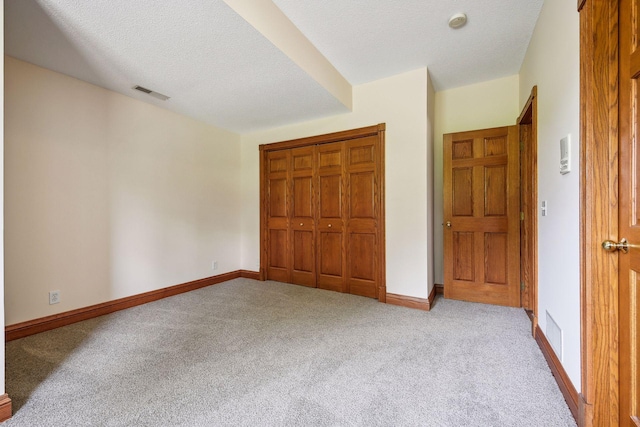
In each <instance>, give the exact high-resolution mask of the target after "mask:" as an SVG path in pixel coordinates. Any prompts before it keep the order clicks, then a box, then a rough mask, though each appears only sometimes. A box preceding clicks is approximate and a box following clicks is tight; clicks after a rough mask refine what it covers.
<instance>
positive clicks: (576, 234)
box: [520, 1, 580, 390]
mask: <svg viewBox="0 0 640 427" xmlns="http://www.w3.org/2000/svg"><path fill="white" fill-rule="evenodd" d="M579 31H580V28H579V14H578V12H577V11H576V7H575V3H574V2H564V1H546V2H544V5H543V6H542V11H541V13H540V18H539V19H538V23H537V25H536V28H535V31H534V33H533V37H532V39H531V43H530V44H529V49H528V50H527V54H526V56H525V59H524V62H523V64H522V68H521V69H520V107H521V108H522V107H524V104H525V103H526V101H527V99H528V98H529V95H530V93H531V88H532V87H533V86H534V85H538V199H539V201H542V200H546V201H547V206H548V215H547V216H544V217H543V216H541V215H540V210H538V290H539V292H538V314H539V318H538V320H539V325H540V328H541V329H542V331H543V332H544V333H545V334H546V335H547V337H549V336H550V334H549V332H548V329H547V327H548V322H547V315H546V314H547V312H548V313H549V315H550V316H551V317H552V318H553V319H554V321H555V322H556V323H557V324H558V326H559V327H560V329H561V330H562V335H563V341H564V342H563V345H562V347H563V348H562V350H561V352H562V353H563V354H562V355H560V354H558V357H559V358H561V361H562V364H563V366H564V368H565V370H566V371H567V374H568V375H569V378H571V381H572V382H573V384H574V385H575V386H576V388H577V389H578V390H580V247H579V243H580V229H579V227H580V172H579V168H578V166H579V161H580V156H579V154H580V144H579V138H580V135H579V130H580V128H579V125H580V86H579V85H580V40H579ZM560 41H561V42H560ZM569 134H570V135H571V143H572V147H571V163H572V171H571V173H569V174H567V175H560V173H559V170H560V139H561V138H563V137H565V136H567V135H569ZM539 206H540V204H539V203H538V207H539Z"/></svg>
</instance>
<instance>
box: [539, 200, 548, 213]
mask: <svg viewBox="0 0 640 427" xmlns="http://www.w3.org/2000/svg"><path fill="white" fill-rule="evenodd" d="M540 211H541V212H542V216H547V201H546V200H543V201H542V202H540Z"/></svg>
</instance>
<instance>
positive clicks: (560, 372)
mask: <svg viewBox="0 0 640 427" xmlns="http://www.w3.org/2000/svg"><path fill="white" fill-rule="evenodd" d="M535 339H536V342H537V343H538V346H539V347H540V350H542V354H543V355H544V358H545V359H547V364H549V368H551V372H552V373H553V376H554V378H555V379H556V382H557V383H558V387H560V391H561V392H562V395H563V396H564V400H566V401H567V405H568V406H569V410H571V414H572V415H573V418H574V419H575V420H576V422H577V423H578V425H579V426H581V425H582V424H580V422H579V421H580V420H582V417H581V416H580V411H579V408H580V397H579V395H578V391H577V390H576V388H575V387H574V385H573V383H572V382H571V380H570V379H569V376H568V375H567V372H566V371H565V370H564V367H563V366H562V363H560V360H559V359H558V356H556V353H555V352H554V351H553V348H552V347H551V344H549V341H547V337H545V336H544V333H543V332H542V330H541V329H540V327H539V326H536V333H535Z"/></svg>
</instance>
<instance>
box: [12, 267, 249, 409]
mask: <svg viewBox="0 0 640 427" xmlns="http://www.w3.org/2000/svg"><path fill="white" fill-rule="evenodd" d="M238 277H246V278H250V279H253V278H256V277H258V278H259V277H260V273H257V272H253V271H248V270H237V271H232V272H229V273H224V274H219V275H217V276H211V277H206V278H204V279H199V280H194V281H192V282H187V283H182V284H179V285H174V286H169V287H167V288H162V289H156V290H154V291H150V292H145V293H142V294H137V295H132V296H129V297H125V298H120V299H117V300H113V301H107V302H103V303H101V304H95V305H90V306H88V307H83V308H79V309H76V310H71V311H65V312H64V313H58V314H53V315H51V316H46V317H41V318H39V319H34V320H28V321H26V322H21V323H16V324H14V325H9V326H7V327H5V341H12V340H15V339H18V338H24V337H27V336H29V335H34V334H38V333H40V332H45V331H50V330H51V329H55V328H60V327H62V326H67V325H71V324H73V323H76V322H81V321H83V320H88V319H92V318H94V317H98V316H103V315H105V314H109V313H114V312H116V311H120V310H124V309H126V308H131V307H135V306H137V305H142V304H146V303H148V302H152V301H157V300H159V299H162V298H167V297H171V296H174V295H178V294H182V293H185V292H189V291H193V290H196V289H200V288H204V287H206V286H211V285H216V284H218V283H222V282H226V281H228V280H232V279H237V278H238ZM0 403H1V402H0ZM0 410H1V407H0Z"/></svg>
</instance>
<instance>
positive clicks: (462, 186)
mask: <svg viewBox="0 0 640 427" xmlns="http://www.w3.org/2000/svg"><path fill="white" fill-rule="evenodd" d="M519 173H520V169H519V144H518V127H517V126H509V127H503V128H493V129H484V130H477V131H470V132H460V133H454V134H447V135H444V221H445V223H444V261H445V266H444V282H445V283H444V292H445V294H444V295H445V298H451V299H460V300H465V301H474V302H483V303H488V304H498V305H507V306H514V307H518V306H520V193H519V191H520V190H519V182H520V179H519Z"/></svg>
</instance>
